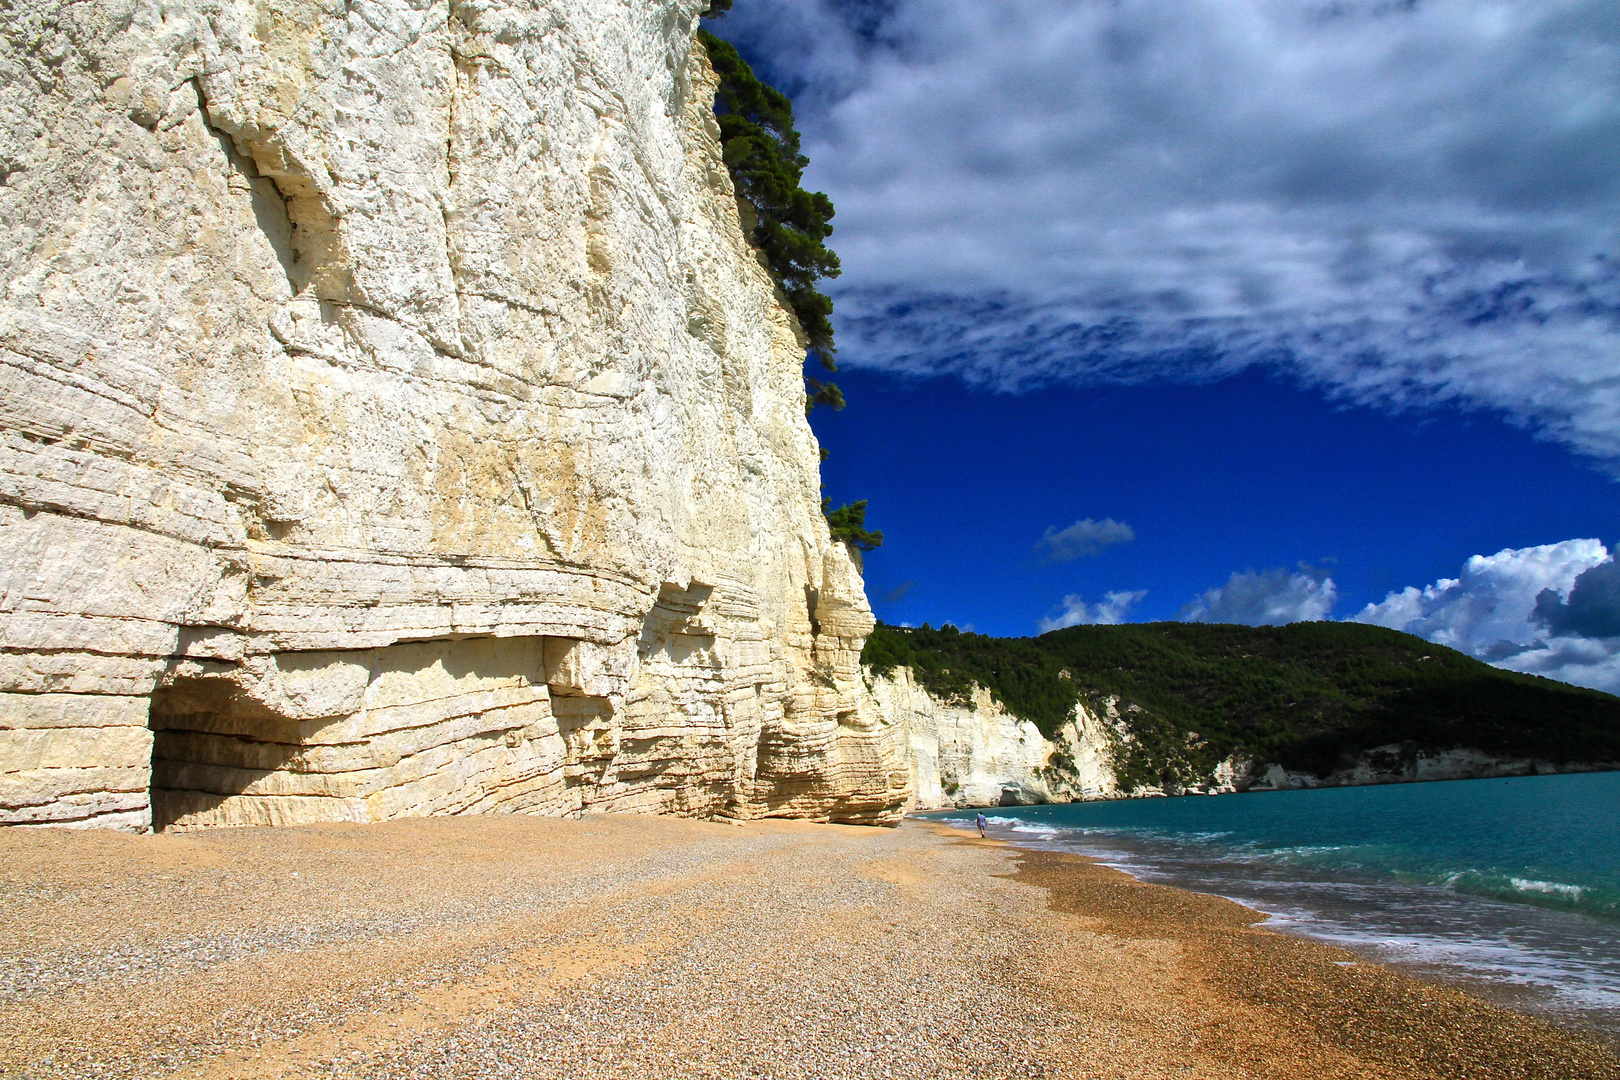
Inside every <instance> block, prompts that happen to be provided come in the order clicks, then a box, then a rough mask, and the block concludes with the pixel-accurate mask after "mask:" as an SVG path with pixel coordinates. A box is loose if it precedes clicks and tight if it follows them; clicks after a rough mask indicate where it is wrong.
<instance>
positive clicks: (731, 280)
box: [0, 0, 911, 830]
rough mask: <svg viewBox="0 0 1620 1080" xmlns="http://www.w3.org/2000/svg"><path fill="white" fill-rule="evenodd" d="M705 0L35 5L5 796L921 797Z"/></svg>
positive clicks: (90, 808) (5, 641)
mask: <svg viewBox="0 0 1620 1080" xmlns="http://www.w3.org/2000/svg"><path fill="white" fill-rule="evenodd" d="M700 6H701V0H663V2H651V0H642V2H637V3H633V4H623V3H615V2H609V0H570V2H567V3H562V2H555V0H546V2H530V3H511V4H505V3H481V2H478V3H472V2H468V3H464V2H460V0H456V2H453V3H445V2H422V3H412V2H406V0H387V2H378V0H353V2H350V3H346V4H334V3H313V2H311V3H298V2H287V0H258V2H257V3H253V2H249V3H245V4H226V3H219V2H215V0H173V2H166V3H164V4H161V5H159V4H157V3H155V2H148V0H136V2H123V0H92V2H88V3H66V2H55V0H32V2H27V0H25V2H24V3H22V4H19V5H17V6H15V7H14V8H13V10H12V11H11V12H9V13H8V15H7V18H6V22H5V26H4V27H3V28H0V34H3V42H0V116H3V118H4V124H3V125H0V228H3V239H4V246H3V251H0V259H3V260H4V261H3V268H4V269H3V274H4V277H3V284H0V288H3V293H0V434H3V444H0V554H3V559H0V581H3V583H4V592H3V597H0V628H3V629H0V635H3V636H0V822H7V823H13V824H57V825H78V826H114V827H121V828H127V829H137V830H140V829H147V828H150V827H152V826H153V825H154V824H156V825H157V826H160V827H163V826H167V827H175V828H184V827H194V826H204V825H213V824H247V823H283V822H286V823H291V822H307V821H326V820H366V821H373V820H380V819H385V818H390V817H397V816H401V815H415V814H438V813H467V812H491V811H530V812H542V813H556V814H566V813H577V812H585V811H592V810H635V811H657V812H680V813H689V814H699V815H730V816H736V817H754V816H759V815H766V814H785V815H795V816H806V817H817V818H830V819H833V820H840V821H864V822H891V821H894V820H896V819H897V818H898V815H899V813H900V811H901V808H902V807H903V805H904V804H905V803H906V801H907V799H908V797H909V796H910V794H911V781H910V775H909V772H908V769H907V766H906V762H905V759H904V756H903V753H904V747H903V746H902V744H901V741H900V740H899V739H898V738H897V736H896V731H895V729H894V728H893V726H892V725H888V724H885V723H884V722H883V718H882V717H881V716H878V715H874V714H873V712H872V710H871V709H869V708H865V707H863V706H862V703H861V702H862V698H861V694H860V691H861V680H860V672H859V661H858V658H859V654H860V648H861V645H862V641H863V639H864V637H865V635H866V634H867V632H868V631H869V629H870V628H871V625H872V618H871V614H870V611H869V609H868V607H867V603H866V599H865V595H864V589H863V586H862V582H861V578H860V574H859V568H858V566H857V565H856V564H855V563H854V561H853V559H852V557H851V555H850V553H849V552H848V551H847V550H846V549H845V547H844V546H843V545H841V544H836V543H833V542H832V541H831V540H830V538H829V537H828V533H827V528H826V524H825V522H824V521H823V519H822V517H821V514H820V510H819V507H820V498H819V494H820V493H819V482H818V466H817V462H818V458H817V448H816V445H815V440H814V438H813V436H812V434H811V432H810V429H809V427H808V425H807V424H806V422H805V418H804V412H803V392H802V386H801V382H800V364H801V360H802V357H803V349H802V337H801V334H800V331H799V328H798V326H797V324H796V323H795V322H794V320H793V318H792V316H791V315H790V314H789V312H788V311H787V310H786V309H785V307H784V306H783V304H782V303H781V302H780V296H779V294H778V293H777V291H776V290H775V288H774V285H773V283H772V281H771V279H770V276H769V274H768V273H767V271H766V270H765V269H764V268H763V267H762V266H761V264H760V262H759V260H758V259H757V257H756V255H755V252H754V251H753V250H752V249H751V248H750V247H749V245H748V244H747V242H746V240H745V239H744V236H743V233H742V231H741V228H740V226H739V223H738V213H737V203H736V200H735V197H734V194H733V192H732V188H731V183H730V179H729V177H728V175H727V173H726V169H725V166H724V163H723V161H722V160H721V157H720V151H719V146H718V142H717V135H718V129H717V126H716V124H715V122H714V119H713V116H712V113H711V109H710V106H711V102H712V99H713V90H714V84H713V75H712V72H711V70H710V68H709V66H708V63H707V60H706V58H705V56H704V55H703V53H702V49H701V46H695V45H694V43H693V37H692V35H693V31H694V28H695V24H696V17H697V12H698V9H699V8H700Z"/></svg>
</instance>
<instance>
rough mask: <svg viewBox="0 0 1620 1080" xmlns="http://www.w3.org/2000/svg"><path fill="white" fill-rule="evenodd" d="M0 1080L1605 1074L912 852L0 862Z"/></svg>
mask: <svg viewBox="0 0 1620 1080" xmlns="http://www.w3.org/2000/svg"><path fill="white" fill-rule="evenodd" d="M0 891H3V894H4V898H5V899H4V904H3V905H0V1077H6V1078H36V1077H37V1078H45V1077H87V1076H97V1077H131V1078H133V1077H157V1076H164V1077H171V1076H172V1077H187V1078H215V1080H225V1078H244V1080H246V1078H259V1077H266V1078H268V1077H289V1078H290V1077H310V1078H317V1077H320V1078H326V1077H353V1078H383V1077H389V1078H399V1077H412V1078H414V1077H423V1078H439V1077H444V1078H452V1077H454V1078H474V1077H478V1078H482V1077H492V1078H494V1077H501V1078H505V1077H514V1078H515V1077H525V1078H528V1077H534V1078H550V1077H558V1078H561V1077H567V1078H573V1080H590V1078H597V1077H604V1078H606V1077H615V1078H617V1077H626V1078H627V1077H758V1078H773V1080H774V1078H783V1080H786V1078H810V1077H827V1078H843V1077H850V1078H856V1077H861V1078H869V1077H919V1078H922V1077H928V1078H933V1077H953V1078H954V1077H961V1078H974V1080H1015V1078H1016V1080H1033V1078H1037V1077H1041V1078H1044V1077H1087V1078H1125V1077H1130V1078H1138V1077H1140V1078H1160V1077H1165V1078H1177V1080H1188V1078H1193V1080H1196V1078H1215V1077H1221V1078H1225V1077H1283V1076H1286V1077H1293V1076H1298V1077H1307V1076H1308V1077H1312V1078H1330V1077H1344V1078H1349V1077H1391V1078H1395V1077H1401V1078H1417V1077H1436V1078H1438V1077H1447V1078H1451V1077H1467V1078H1475V1077H1478V1078H1497V1077H1502V1078H1507V1077H1513V1078H1532V1077H1536V1078H1540V1077H1545V1078H1548V1080H1553V1078H1558V1080H1566V1078H1575V1077H1590V1078H1593V1080H1601V1078H1608V1077H1620V1057H1616V1056H1615V1054H1614V1053H1613V1052H1612V1051H1611V1050H1610V1049H1608V1048H1607V1047H1605V1046H1603V1045H1601V1044H1599V1043H1597V1042H1594V1041H1591V1040H1588V1039H1585V1038H1583V1037H1582V1036H1581V1035H1580V1034H1578V1033H1574V1032H1569V1031H1565V1030H1563V1029H1560V1028H1556V1027H1553V1026H1551V1025H1549V1024H1548V1023H1546V1022H1544V1021H1542V1020H1539V1019H1534V1018H1530V1017H1526V1016H1521V1015H1519V1014H1516V1013H1513V1012H1510V1011H1507V1010H1504V1009H1502V1008H1500V1007H1497V1006H1495V1005H1491V1004H1488V1003H1485V1002H1483V1001H1479V1000H1476V999H1474V998H1471V997H1469V996H1467V995H1465V994H1463V993H1460V992H1458V991H1455V990H1451V989H1447V988H1444V987H1438V986H1433V985H1429V984H1426V983H1421V982H1417V981H1414V980H1412V979H1410V978H1407V977H1405V976H1403V975H1401V974H1398V973H1396V972H1393V971H1390V970H1388V969H1385V968H1382V967H1379V966H1378V965H1376V964H1369V963H1366V962H1365V961H1360V960H1358V958H1356V957H1355V956H1353V955H1352V954H1350V953H1347V952H1344V951H1342V950H1339V949H1336V948H1332V947H1329V946H1325V945H1321V944H1317V943H1313V942H1308V941H1304V940H1300V939H1296V938H1292V937H1287V936H1284V935H1280V934H1276V933H1272V932H1270V931H1268V930H1265V929H1264V928H1263V926H1261V925H1260V922H1261V920H1262V919H1263V916H1262V915H1261V914H1259V913H1257V912H1254V911H1252V910H1250V909H1248V908H1244V907H1241V906H1239V905H1237V904H1234V903H1231V902H1229V901H1226V900H1221V899H1218V898H1213V897H1207V896H1201V895H1197V894H1193V893H1188V892H1183V891H1180V890H1177V889H1172V888H1167V887H1163V886H1158V885H1150V884H1143V883H1139V882H1137V881H1135V880H1133V879H1131V878H1129V877H1127V876H1126V875H1124V874H1121V873H1119V872H1118V871H1115V870H1112V869H1109V868H1107V867H1103V866H1100V865H1097V864H1094V863H1091V862H1088V861H1086V860H1084V859H1081V858H1079V857H1077V856H1072V855H1067V854H1063V853H1055V852H1044V851H1027V850H1020V849H1017V848H1013V847H1009V846H1006V845H1004V844H1001V843H999V842H995V841H985V840H980V839H979V838H978V837H977V836H976V835H966V834H963V833H960V832H957V831H954V830H951V829H948V828H945V827H942V826H937V825H931V824H926V823H921V822H914V821H908V822H906V823H904V824H903V825H902V826H901V827H899V828H897V829H872V828H861V827H854V826H837V825H822V824H812V823H806V822H792V821H759V822H750V823H747V824H743V825H733V824H728V823H716V822H703V821H691V820H683V819H675V818H649V817H606V816H602V817H587V818H584V819H581V820H555V819H538V818H529V817H500V818H492V817H486V818H435V819H419V820H410V821H400V822H393V823H387V824H380V825H371V826H349V825H332V826H311V827H302V828H285V829H236V830H216V831H207V832H197V833H189V834H178V835H160V836H128V835H122V834H111V833H76V832H67V831H58V830H37V831H23V830H8V831H6V832H4V833H0Z"/></svg>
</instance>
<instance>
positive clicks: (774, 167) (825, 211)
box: [698, 30, 843, 407]
mask: <svg viewBox="0 0 1620 1080" xmlns="http://www.w3.org/2000/svg"><path fill="white" fill-rule="evenodd" d="M698 38H699V40H701V41H702V42H703V45H704V47H705V48H707V49H708V51H709V61H710V63H712V64H713V65H714V70H715V72H716V73H717V74H718V75H719V76H720V86H719V89H718V90H717V91H716V93H715V112H716V114H717V119H718V120H719V122H720V141H721V146H722V147H723V150H724V154H725V159H726V168H727V169H728V170H730V172H731V179H732V182H733V183H734V184H735V185H736V188H737V193H738V194H739V195H741V196H742V197H743V198H745V199H747V200H748V203H749V205H750V206H752V207H753V208H754V214H755V216H756V218H757V219H758V223H757V224H756V225H755V226H754V234H753V237H752V239H753V242H754V245H755V246H756V247H758V248H759V250H760V251H761V252H763V253H764V255H765V261H766V262H767V263H769V264H770V268H771V273H772V274H773V275H774V276H775V277H776V280H777V282H778V283H779V284H780V285H781V286H782V291H783V292H784V293H786V294H787V298H788V303H789V304H790V305H791V306H792V308H793V312H794V314H795V315H797V316H798V317H799V325H801V326H802V327H804V332H805V334H806V335H807V336H808V338H809V344H810V351H811V352H813V353H815V355H816V358H817V359H818V360H820V361H821V364H822V366H823V367H825V368H826V369H827V370H828V371H836V370H838V368H837V365H836V364H835V363H834V361H833V356H834V353H835V350H834V348H833V328H832V320H831V319H830V318H829V316H831V315H832V308H833V305H832V300H831V299H830V298H829V297H828V296H826V294H824V293H822V292H820V291H819V290H818V289H817V288H816V282H817V281H818V280H820V279H821V278H824V277H825V278H833V277H837V276H838V273H839V265H838V256H837V255H835V254H833V252H831V251H829V250H828V249H827V246H826V244H825V243H824V241H825V240H826V239H827V237H829V236H831V235H832V231H833V229H832V225H831V224H829V222H830V221H831V219H832V216H833V205H832V200H831V199H829V198H827V196H826V195H824V194H822V193H821V192H819V191H813V192H812V191H806V190H804V188H803V187H801V186H800V181H801V180H802V179H803V176H804V167H805V166H806V165H808V164H809V163H810V159H809V158H807V157H805V156H804V155H803V154H802V153H800V152H799V133H798V131H797V130H795V129H794V127H793V102H792V101H791V100H790V99H789V98H788V96H787V95H786V94H784V93H782V92H781V91H780V90H777V89H776V88H775V87H772V86H768V85H767V84H765V83H763V82H761V81H760V80H759V77H758V76H756V75H755V74H754V70H753V68H751V67H749V66H748V62H747V61H746V60H744V59H743V58H742V57H741V56H740V55H738V53H737V50H736V48H735V47H734V46H733V45H732V44H731V43H730V42H729V41H725V40H724V39H722V38H718V37H715V36H714V35H713V34H711V33H709V32H708V31H707V30H699V31H698ZM810 383H811V386H810V392H811V398H812V403H814V404H833V405H835V407H836V406H841V405H842V404H843V396H842V394H840V393H839V392H838V388H837V387H836V386H834V385H833V384H832V383H821V382H817V381H816V380H813V379H812V380H810Z"/></svg>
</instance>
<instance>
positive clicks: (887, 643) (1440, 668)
mask: <svg viewBox="0 0 1620 1080" xmlns="http://www.w3.org/2000/svg"><path fill="white" fill-rule="evenodd" d="M861 660H862V662H863V663H865V664H867V665H868V666H870V667H871V668H873V669H874V670H875V671H878V672H886V671H890V670H893V668H895V667H897V666H901V665H905V666H909V667H911V668H912V670H913V671H914V672H916V677H917V680H918V681H919V682H920V683H921V684H922V685H923V686H924V687H925V688H927V689H928V690H929V691H930V692H932V693H933V694H934V695H935V696H936V697H941V698H944V699H947V700H951V699H955V700H962V699H965V697H966V695H967V693H968V689H969V687H970V686H971V684H973V683H978V684H979V685H981V686H983V687H984V688H985V689H987V690H989V691H990V693H991V694H992V695H994V696H995V697H996V699H997V700H999V701H1000V702H1001V703H1002V704H1003V705H1005V706H1006V708H1007V709H1008V711H1010V712H1012V713H1013V714H1014V715H1016V716H1018V717H1020V718H1022V719H1026V720H1030V721H1032V722H1034V723H1035V725H1036V726H1037V727H1039V728H1040V729H1041V731H1042V732H1044V733H1045V734H1047V736H1048V737H1050V736H1051V735H1053V734H1054V733H1055V732H1056V731H1057V729H1058V727H1059V726H1061V724H1062V723H1063V721H1064V720H1065V719H1066V718H1067V717H1068V715H1069V711H1070V710H1071V709H1072V708H1073V706H1074V703H1075V702H1076V701H1077V700H1083V701H1084V702H1085V703H1086V704H1087V706H1088V707H1089V708H1091V709H1092V710H1093V711H1095V712H1098V713H1099V714H1100V713H1101V712H1102V711H1103V709H1104V702H1105V701H1106V700H1107V699H1108V698H1110V697H1115V698H1118V699H1119V701H1118V705H1117V707H1118V709H1119V710H1120V713H1121V717H1122V719H1123V721H1124V724H1125V726H1126V727H1127V729H1128V730H1129V733H1130V736H1131V737H1130V739H1128V740H1125V741H1123V742H1121V743H1120V745H1118V746H1117V747H1116V749H1115V765H1116V769H1117V771H1118V773H1119V777H1120V781H1121V783H1122V785H1123V786H1125V787H1127V788H1133V787H1142V786H1159V785H1166V786H1169V787H1186V786H1190V785H1192V784H1196V783H1198V782H1200V781H1202V780H1204V779H1206V778H1207V777H1208V776H1209V775H1210V773H1211V771H1212V770H1213V769H1214V768H1215V766H1216V765H1217V764H1218V763H1220V762H1221V761H1223V760H1225V759H1226V758H1227V757H1229V756H1231V755H1232V754H1233V753H1246V754H1248V755H1250V756H1252V757H1253V758H1254V759H1255V760H1256V761H1257V762H1260V763H1262V764H1265V763H1272V762H1275V763H1277V764H1280V765H1282V766H1284V767H1285V768H1288V769H1292V770H1297V771H1302V772H1311V773H1315V774H1317V775H1325V774H1327V773H1329V772H1332V771H1333V770H1334V769H1336V768H1341V767H1344V766H1346V765H1349V764H1351V763H1352V761H1353V759H1354V758H1355V756H1356V754H1357V753H1358V752H1360V751H1362V750H1365V749H1369V748H1371V747H1375V746H1382V745H1386V744H1389V743H1403V744H1412V745H1415V746H1416V747H1417V748H1418V749H1422V750H1431V751H1432V750H1444V749H1450V748H1453V747H1473V748H1477V749H1479V750H1482V751H1485V752H1487V753H1492V754H1500V755H1503V756H1509V757H1534V758H1541V759H1545V760H1549V761H1555V762H1566V761H1601V762H1614V761H1620V698H1616V697H1614V696H1612V695H1609V694H1604V693H1600V692H1599V691H1596V690H1586V689H1582V688H1579V687H1574V686H1568V685H1566V684H1564V683H1558V682H1553V681H1552V680H1550V679H1542V678H1539V677H1537V676H1534V675H1520V674H1518V673H1516V672H1510V671H1503V670H1501V669H1500V668H1493V667H1491V666H1490V665H1488V664H1484V663H1481V662H1480V661H1478V660H1475V659H1474V658H1473V657H1471V656H1467V655H1465V654H1463V653H1460V652H1457V651H1456V650H1454V649H1448V648H1446V647H1444V646H1442V645H1436V644H1434V643H1432V642H1428V641H1424V640H1423V639H1422V638H1419V637H1414V636H1413V635H1411V634H1403V633H1400V632H1398V631H1395V630H1387V629H1384V628H1383V627H1378V626H1365V625H1362V624H1360V623H1330V622H1318V623H1294V624H1291V625H1288V626H1259V627H1254V626H1229V625H1219V624H1209V623H1139V624H1132V625H1126V626H1074V627H1070V628H1068V629H1066V630H1056V631H1053V632H1052V633H1049V634H1044V635H1042V636H1041V637H1037V638H992V637H986V636H984V635H982V634H964V633H960V632H959V631H957V629H956V628H955V627H952V626H944V627H941V628H939V629H937V630H936V629H932V628H929V627H926V626H925V627H923V628H921V629H916V630H910V629H902V628H899V627H891V626H883V625H880V626H879V627H878V628H877V630H875V631H874V632H873V634H872V636H871V637H869V638H868V639H867V643H866V651H865V652H863V653H862V654H861Z"/></svg>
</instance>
